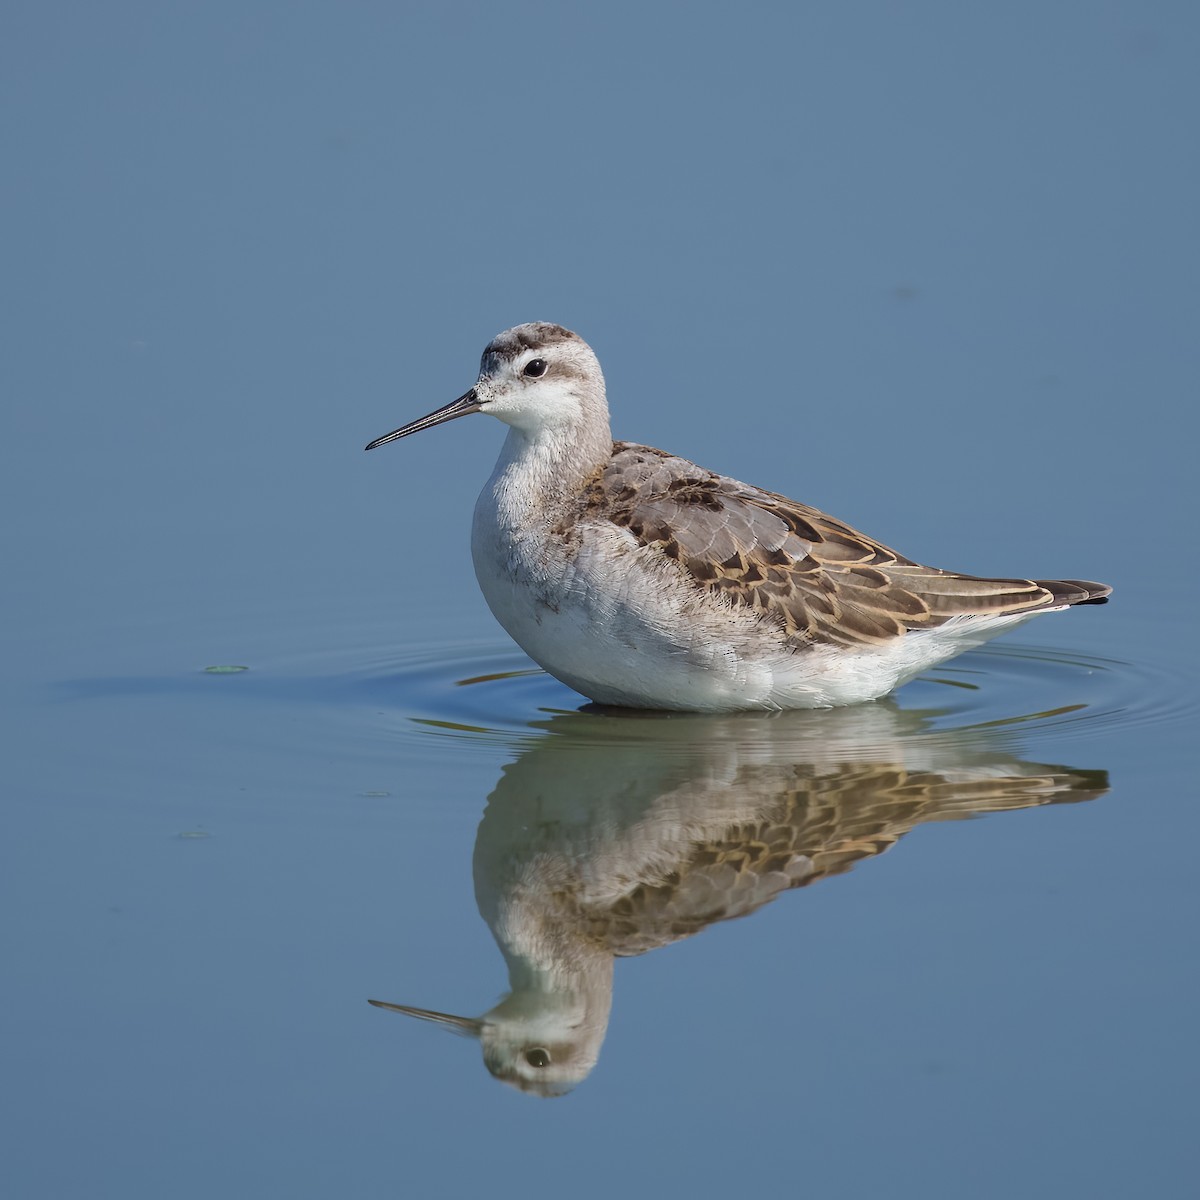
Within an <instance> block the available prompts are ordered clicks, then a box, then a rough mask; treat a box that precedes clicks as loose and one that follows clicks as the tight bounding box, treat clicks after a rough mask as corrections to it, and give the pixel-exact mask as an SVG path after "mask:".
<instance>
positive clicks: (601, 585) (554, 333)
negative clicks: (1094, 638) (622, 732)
mask: <svg viewBox="0 0 1200 1200" xmlns="http://www.w3.org/2000/svg"><path fill="white" fill-rule="evenodd" d="M473 412H488V413H490V414H492V415H495V416H497V417H499V418H500V419H501V420H503V421H505V422H506V423H507V424H508V425H509V426H510V428H509V433H508V437H507V439H506V440H505V443H504V447H503V449H502V450H501V453H500V458H499V460H498V461H497V463H496V467H495V469H494V470H493V472H492V476H491V478H490V479H489V480H488V482H487V484H486V485H485V487H484V489H483V491H482V492H481V493H480V496H479V500H478V502H477V503H476V506H475V518H474V525H473V530H472V538H471V548H472V555H473V558H474V563H475V573H476V576H477V578H478V580H479V586H480V588H481V589H482V591H483V594H484V597H485V599H486V600H487V603H488V606H489V607H490V608H491V610H492V612H493V614H495V616H496V619H497V620H498V621H499V622H500V624H501V625H502V626H503V627H504V628H505V630H507V632H508V633H509V635H510V636H511V637H512V638H513V640H514V641H516V642H517V644H518V645H519V646H520V647H521V648H522V649H523V650H524V651H525V652H526V653H527V654H528V655H529V656H530V657H531V658H532V659H533V660H534V661H535V662H537V663H538V664H539V665H540V666H542V667H543V668H544V669H545V670H547V671H548V672H549V673H550V674H551V675H554V676H555V677H556V678H558V679H560V680H562V682H563V683H565V684H567V685H568V686H569V687H572V688H574V689H575V690H576V691H578V692H581V693H582V694H583V695H584V696H587V697H588V698H589V699H591V700H594V701H597V702H598V703H601V704H614V705H622V706H625V707H634V708H657V709H677V710H686V711H693V712H729V711H734V710H738V709H787V708H828V707H836V706H840V705H845V704H855V703H858V702H860V701H864V700H872V699H875V698H876V697H878V696H882V695H885V694H886V693H887V692H890V691H892V690H893V689H894V688H896V687H898V686H900V685H901V684H903V683H905V682H907V681H908V680H910V679H912V678H913V677H914V676H916V675H918V674H920V673H921V672H922V671H925V670H927V669H928V668H929V667H931V666H934V665H936V664H937V663H940V662H944V661H945V660H946V659H948V658H951V657H953V656H954V655H956V654H959V653H961V652H962V651H963V650H968V649H971V648H972V647H974V646H978V645H980V644H981V643H982V642H985V641H987V640H988V639H989V638H992V637H995V636H996V635H997V634H999V633H1003V632H1005V631H1006V630H1008V629H1011V628H1012V627H1013V626H1015V625H1018V624H1020V623H1022V622H1023V621H1025V620H1028V619H1029V618H1030V617H1032V616H1035V615H1037V614H1038V613H1043V612H1054V611H1057V610H1060V609H1063V608H1066V607H1069V606H1070V605H1073V604H1082V603H1089V602H1093V603H1094V602H1097V601H1100V600H1102V599H1103V598H1104V597H1105V596H1107V595H1108V593H1109V591H1110V589H1109V588H1108V587H1107V586H1106V585H1104V584H1098V583H1090V582H1085V581H1076V580H1039V581H1034V580H1024V579H980V578H976V577H974V576H968V575H959V574H955V573H953V572H948V571H941V570H938V569H935V568H932V567H924V566H921V565H920V564H918V563H914V562H912V561H911V560H909V559H907V558H905V557H903V556H902V555H899V554H897V553H896V552H895V551H893V550H890V549H888V548H887V547H886V546H883V545H882V544H880V543H879V542H876V541H874V540H873V539H871V538H868V537H866V536H865V535H863V534H861V533H858V532H857V531H856V530H854V529H852V528H850V527H849V526H848V525H845V524H843V523H842V522H840V521H837V520H835V519H834V518H832V517H829V516H827V515H825V514H824V513H821V512H819V511H818V510H816V509H813V508H810V507H808V506H807V505H803V504H799V503H797V502H795V501H792V500H788V499H787V498H786V497H783V496H779V495H776V494H774V493H772V492H766V491H762V490H761V489H759V488H755V487H751V486H750V485H748V484H743V483H739V482H738V481H737V480H733V479H729V478H728V477H726V476H722V475H717V474H715V473H714V472H712V471H708V470H705V469H704V468H702V467H698V466H696V465H695V464H694V463H691V462H688V461H687V460H686V459H682V458H677V457H674V456H672V455H669V454H666V453H664V452H663V451H661V450H655V449H653V448H651V447H648V446H638V445H634V444H630V443H625V442H615V443H614V442H613V441H612V439H611V434H610V432H609V423H608V407H607V403H606V399H605V393H604V379H603V375H602V374H601V371H600V366H599V363H598V362H597V361H596V358H595V355H594V354H593V353H592V351H591V349H590V348H589V347H588V346H587V344H586V343H585V342H583V341H582V339H580V338H579V337H578V336H577V335H575V334H573V333H571V332H569V331H568V330H565V329H563V328H561V327H560V326H557V325H548V324H542V323H535V324H530V325H519V326H517V327H515V328H514V329H510V330H506V331H505V332H504V333H502V334H500V335H498V336H497V337H496V338H495V339H493V341H492V342H491V343H490V344H489V345H488V347H487V349H486V350H485V351H484V355H483V361H482V364H481V368H480V375H479V380H478V381H477V383H476V384H475V386H474V387H473V388H472V389H471V390H470V391H469V392H467V393H466V394H465V395H464V396H462V397H460V398H459V399H458V400H456V401H454V402H453V403H452V404H449V405H446V406H445V407H444V408H442V409H439V410H437V411H436V412H434V413H431V414H430V415H429V416H428V417H424V418H422V419H421V420H419V421H415V422H413V423H412V424H411V425H407V426H404V427H403V428H401V429H398V430H396V431H395V432H394V433H391V434H388V435H387V436H386V437H383V438H380V439H378V440H377V441H375V442H372V443H371V445H370V446H368V449H371V448H372V447H374V446H378V445H382V444H384V443H385V442H388V441H393V440H395V439H396V438H399V437H403V436H406V435H407V434H409V433H415V432H417V431H418V430H420V429H425V428H428V427H430V426H431V425H435V424H440V423H441V422H443V421H446V420H451V419H453V418H455V417H458V416H463V415H466V414H468V413H473Z"/></svg>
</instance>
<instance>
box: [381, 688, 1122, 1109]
mask: <svg viewBox="0 0 1200 1200" xmlns="http://www.w3.org/2000/svg"><path fill="white" fill-rule="evenodd" d="M935 725H936V722H935V718H934V715H933V713H932V712H927V713H922V712H920V711H914V710H911V709H905V708H901V707H900V706H899V705H897V704H896V703H895V701H893V700H887V699H885V700H882V701H881V702H880V703H878V704H860V705H858V706H856V707H847V708H840V709H832V710H827V711H824V712H791V713H777V714H775V715H774V716H773V718H771V719H768V720H756V719H754V715H753V714H744V713H739V714H731V715H728V716H716V715H712V714H704V715H698V716H688V715H686V714H678V713H676V714H672V715H671V717H670V719H662V718H661V716H660V715H658V714H649V713H626V714H621V719H615V718H613V717H610V716H609V715H608V714H594V713H587V712H584V713H580V712H573V713H557V714H555V715H553V716H552V717H550V718H549V719H548V720H539V721H538V722H536V723H534V724H533V726H532V727H533V728H536V729H538V730H540V731H541V732H542V733H543V734H545V735H547V736H543V737H540V738H537V739H535V740H534V741H532V742H531V743H528V744H527V745H526V748H524V749H523V750H522V751H521V752H520V753H519V754H518V755H517V757H516V759H515V761H513V762H511V763H509V764H508V765H507V766H505V767H504V770H503V772H502V773H501V775H500V777H499V779H498V780H497V782H496V785H495V788H494V789H493V791H492V793H491V795H490V796H489V797H488V803H487V808H486V810H485V812H484V814H483V819H482V821H481V822H480V825H479V829H478V832H477V833H476V837H475V852H474V866H473V870H472V875H473V878H474V885H475V900H476V904H477V906H478V908H479V914H480V916H481V917H482V918H483V919H484V921H486V922H487V925H488V928H489V929H490V931H491V933H492V936H493V938H494V939H495V941H496V945H497V948H498V949H499V950H500V952H501V954H502V956H503V958H504V960H505V963H506V965H507V968H508V982H509V991H508V993H507V995H505V996H504V997H503V998H502V999H501V1000H500V1002H499V1003H498V1004H496V1005H495V1006H494V1007H492V1008H491V1009H489V1010H488V1011H487V1012H485V1013H483V1014H482V1015H479V1016H473V1015H459V1014H455V1013H449V1012H444V1011H441V1010H438V1009H430V1008H415V1007H412V1006H411V1005H408V1004H396V1003H393V1002H391V1001H386V1000H370V1001H369V1003H371V1004H373V1005H375V1007H377V1008H382V1009H386V1010H389V1011H391V1012H396V1013H400V1014H402V1015H404V1016H409V1017H417V1018H420V1019H422V1020H424V1021H431V1022H433V1023H434V1024H436V1025H439V1026H440V1027H441V1028H443V1029H445V1030H448V1031H450V1032H453V1033H458V1034H462V1035H465V1036H467V1037H471V1038H474V1039H476V1041H477V1042H478V1043H479V1046H480V1049H481V1051H482V1054H483V1061H484V1065H485V1066H486V1067H487V1070H488V1071H489V1072H490V1073H491V1075H492V1076H493V1077H495V1078H496V1079H497V1080H499V1081H500V1082H502V1083H505V1084H508V1085H510V1086H512V1087H515V1088H517V1089H519V1090H520V1091H523V1092H528V1093H532V1094H535V1095H541V1096H547V1097H549V1096H561V1095H563V1094H564V1093H565V1092H568V1091H570V1090H571V1089H572V1088H573V1087H575V1086H576V1085H577V1084H579V1083H581V1082H582V1081H583V1080H584V1079H586V1078H587V1077H588V1076H589V1075H590V1074H591V1072H592V1070H593V1069H594V1068H595V1066H596V1064H597V1062H598V1060H599V1057H600V1053H601V1050H602V1047H603V1043H604V1040H605V1036H606V1034H607V1031H608V1027H609V1022H610V1018H611V1011H612V1005H613V982H614V960H615V959H618V958H628V957H635V956H638V955H641V954H645V953H647V952H649V951H653V950H656V949H659V948H661V947H665V946H668V945H672V944H674V943H675V942H678V941H680V940H681V939H683V938H688V937H692V936H693V935H695V934H698V933H700V932H702V931H703V930H705V929H707V928H708V927H709V926H711V925H713V924H715V923H717V922H720V921H728V920H731V919H734V918H740V917H746V916H748V915H750V914H751V913H754V912H756V911H757V910H758V909H760V908H762V907H763V906H765V905H767V904H770V903H772V902H773V901H774V900H775V899H777V898H778V897H780V896H782V895H783V894H784V893H785V892H789V891H793V890H796V889H799V888H803V887H807V886H809V885H810V884H813V883H816V882H818V881H820V880H822V879H827V878H832V877H835V876H839V875H842V874H844V873H845V872H847V871H849V870H850V869H851V868H852V867H854V866H856V865H857V864H859V863H861V862H864V861H867V860H869V859H871V858H874V857H876V856H877V855H879V854H882V853H883V852H884V851H886V850H888V849H890V848H891V847H892V846H894V845H895V844H896V843H897V842H898V841H900V840H901V838H903V837H905V836H906V835H907V834H908V833H909V832H910V831H911V830H913V829H915V828H916V827H917V826H919V825H923V824H925V823H926V822H931V821H937V822H946V821H958V820H962V819H965V818H970V817H975V816H981V815H983V814H988V813H999V812H1009V811H1015V810H1017V809H1024V808H1031V807H1036V806H1040V805H1045V804H1063V803H1072V802H1080V801H1088V800H1093V799H1096V798H1098V797H1099V796H1102V795H1103V794H1104V793H1105V792H1106V791H1107V789H1108V778H1107V775H1106V774H1105V772H1104V771H1102V770H1085V769H1079V768H1074V767H1066V766H1057V765H1050V764H1044V763H1037V762H1029V761H1025V760H1023V759H1022V758H1020V757H1019V756H1018V754H1017V753H1014V750H1015V747H1013V746H1012V744H1011V739H1008V738H1007V736H1006V734H1005V733H1004V732H1002V730H1001V729H1000V728H998V727H997V726H996V725H990V726H974V727H968V728H964V729H957V730H954V731H953V732H952V733H946V732H945V731H943V733H942V735H941V736H930V735H931V733H932V732H933V729H934V727H935ZM1027 836H1029V837H1030V838H1031V839H1032V840H1034V841H1036V837H1037V832H1036V829H1035V828H1032V827H1031V831H1030V834H1029V835H1027ZM943 845H944V846H948V845H949V843H948V842H946V843H943ZM865 912H866V910H864V915H865ZM777 928H779V929H780V930H782V928H783V927H782V926H778V927H777ZM761 936H762V935H761V934H760V937H761ZM780 936H781V944H780V945H779V947H778V953H780V954H782V955H784V956H793V957H794V956H795V955H796V953H797V946H796V944H795V942H794V940H793V939H791V938H789V937H787V936H785V935H783V934H781V935H780ZM732 945H733V943H732V942H730V943H728V947H729V949H727V951H726V958H725V959H723V960H721V961H722V962H723V963H724V965H725V966H726V967H727V968H728V969H734V968H732V967H730V966H729V964H730V963H731V962H733V961H740V959H739V958H738V956H737V954H736V952H735V951H733V950H732ZM760 948H761V947H760ZM847 953H848V954H851V955H853V953H854V948H852V947H847ZM456 961H458V960H457V957H456ZM824 983H825V984H826V985H828V986H830V987H836V983H835V982H834V981H831V980H825V981H824ZM733 1019H734V1020H735V1021H736V1017H734V1018H733ZM795 1049H796V1047H793V1050H795ZM782 1053H784V1054H785V1055H786V1054H787V1053H788V1051H787V1050H786V1049H785V1050H783V1051H782Z"/></svg>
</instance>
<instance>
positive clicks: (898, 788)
mask: <svg viewBox="0 0 1200 1200" xmlns="http://www.w3.org/2000/svg"><path fill="white" fill-rule="evenodd" d="M1023 769H1028V770H1030V771H1031V772H1032V773H1031V774H1023V773H1021V772H1022V770H1023ZM794 771H795V775H796V778H795V780H794V782H793V784H792V787H791V788H790V789H788V790H787V791H786V792H785V793H784V795H782V796H781V797H780V798H779V800H778V801H776V802H775V803H774V804H772V805H771V806H770V808H769V809H768V811H767V812H765V813H764V814H763V816H762V818H761V819H760V820H758V821H749V822H746V823H744V824H737V825H732V826H730V828H729V829H728V830H726V831H724V832H723V833H721V834H718V835H716V836H711V835H710V837H709V838H708V839H706V840H705V841H703V842H698V843H696V844H695V845H693V846H692V847H690V849H689V851H688V852H687V854H686V856H685V857H683V858H681V860H680V862H679V864H678V866H677V867H676V869H675V870H673V871H672V872H671V875H670V876H669V877H668V878H667V879H665V880H650V881H644V882H639V883H637V884H636V885H635V886H634V887H633V888H632V889H631V890H630V891H629V892H628V893H627V894H626V895H625V896H623V897H622V898H621V899H620V900H619V901H618V902H617V903H616V904H614V905H612V906H611V907H610V908H607V909H602V910H599V911H590V912H588V911H581V912H580V913H579V914H578V916H577V919H578V920H579V921H580V923H581V925H582V926H583V927H584V928H586V929H587V932H588V936H589V937H590V938H591V939H592V940H593V941H594V942H595V943H596V944H598V945H603V946H605V947H606V948H607V949H608V950H609V951H610V952H611V953H613V954H617V955H632V954H643V953H645V952H646V951H647V950H652V949H654V948H656V947H658V946H664V945H667V944H669V943H670V942H673V941H677V940H679V939H680V938H684V937H688V936H690V935H691V934H694V933H698V932H699V931H700V930H701V929H704V928H705V927H706V926H708V925H711V924H713V923H715V922H717V921H727V920H729V919H730V918H733V917H743V916H746V915H748V914H749V913H752V912H754V910H755V909H757V908H760V907H762V905H764V904H766V903H767V902H768V901H770V900H773V899H774V898H775V897H776V896H778V895H779V894H780V893H781V892H784V891H787V890H789V889H790V888H794V887H802V886H805V885H807V884H810V883H815V882H816V881H817V880H819V879H825V878H827V877H829V876H831V875H841V874H842V873H844V872H846V871H848V870H850V868H851V867H853V866H854V865H855V864H856V863H859V862H861V861H862V860H863V859H865V858H872V857H874V856H875V855H877V854H881V853H883V852H884V851H885V850H889V849H890V848H891V847H892V846H894V845H895V844H896V843H897V842H898V841H899V840H900V839H901V838H902V837H903V836H904V835H905V834H906V833H909V832H910V831H911V830H912V829H914V828H915V827H916V826H918V825H922V824H925V823H926V822H929V821H958V820H962V819H963V818H966V817H974V816H981V815H983V814H984V813H994V812H1005V811H1010V810H1015V809H1021V808H1031V807H1034V806H1037V805H1042V804H1057V803H1063V802H1073V801H1081V800H1093V799H1095V798H1096V797H1097V796H1102V795H1103V794H1104V793H1105V792H1106V791H1107V790H1108V778H1107V776H1106V775H1105V773H1104V772H1103V771H1072V770H1068V769H1067V768H1065V767H1053V766H1042V765H1040V764H1033V763H1031V764H1028V765H1027V768H1026V767H1023V766H1022V765H1016V766H1014V768H1013V772H1012V773H1011V774H993V775H982V776H977V777H972V776H971V774H970V773H969V772H968V773H963V774H956V773H955V772H953V771H949V772H946V773H945V774H940V773H938V772H935V771H911V772H910V771H908V770H906V769H905V768H904V766H903V765H901V764H888V763H881V764H864V763H848V764H846V766H845V767H843V768H841V769H840V770H834V771H829V770H828V769H825V770H823V771H821V772H819V773H817V774H816V775H815V776H814V775H813V773H812V769H811V768H810V767H807V766H806V765H804V764H798V765H797V766H796V767H795V768H794Z"/></svg>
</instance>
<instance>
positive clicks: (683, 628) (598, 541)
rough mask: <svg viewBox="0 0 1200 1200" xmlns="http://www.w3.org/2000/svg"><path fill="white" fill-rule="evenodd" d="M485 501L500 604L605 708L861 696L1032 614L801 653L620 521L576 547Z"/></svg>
mask: <svg viewBox="0 0 1200 1200" xmlns="http://www.w3.org/2000/svg"><path fill="white" fill-rule="evenodd" d="M485 497H487V501H488V502H487V503H484V498H485ZM485 497H481V498H480V499H481V503H480V506H479V507H478V508H477V509H476V514H475V523H474V529H473V535H472V554H473V558H474V562H475V573H476V576H477V577H478V580H479V586H480V589H481V590H482V591H483V595H484V598H485V599H486V600H487V603H488V606H489V607H490V608H491V610H492V613H493V614H494V615H495V617H496V619H497V620H498V621H499V622H500V624H501V625H502V626H503V627H504V628H505V630H507V632H508V634H509V635H510V636H511V637H512V639H513V640H514V641H515V642H516V643H517V644H518V645H519V646H520V647H521V648H522V649H523V650H524V651H525V653H526V654H528V655H529V657H530V658H532V659H533V660H534V661H535V662H536V663H538V664H539V665H540V666H541V667H543V668H544V669H545V670H547V671H548V672H549V673H550V674H551V675H553V676H555V678H557V679H560V680H561V681H562V682H563V683H565V684H567V686H568V687H571V688H574V689H575V690H576V691H578V692H581V693H582V694H583V695H584V696H586V697H588V698H589V699H590V700H594V701H596V702H598V703H601V704H614V705H622V706H626V707H633V708H661V709H677V710H684V711H690V712H706V711H711V712H729V711H732V710H735V709H781V708H786V709H791V708H835V707H840V706H842V705H846V704H857V703H860V702H861V701H864V700H872V699H875V698H876V697H878V696H882V695H884V694H886V693H887V692H890V691H891V690H892V689H893V688H895V687H898V686H899V685H900V684H902V683H905V682H907V681H908V680H910V679H912V678H914V677H915V676H916V675H918V674H920V673H921V672H922V671H924V670H927V669H928V668H929V667H931V666H934V665H935V664H937V663H939V662H943V661H945V660H946V659H947V658H951V657H953V656H954V655H955V654H959V653H961V652H962V651H963V650H966V649H969V648H971V647H972V646H975V645H978V644H980V643H982V642H984V641H987V640H988V639H989V638H991V637H994V636H995V635H996V634H998V633H1001V632H1003V631H1004V630H1006V629H1009V628H1011V627H1012V626H1013V625H1015V624H1019V623H1020V622H1021V621H1022V620H1024V619H1025V618H1024V617H1023V616H1017V617H1011V616H1010V617H1002V618H982V619H981V618H971V619H967V620H963V621H960V622H952V623H949V624H947V625H945V626H942V627H941V628H939V629H935V630H928V631H918V632H915V633H910V634H908V635H907V636H905V637H902V638H897V639H896V640H895V641H894V642H891V643H889V644H887V645H884V646H882V647H871V648H866V649H862V650H846V649H840V648H831V647H814V648H800V649H797V648H796V647H795V646H794V644H791V643H789V642H787V641H786V640H785V639H784V637H783V636H782V633H781V632H780V630H779V629H778V627H777V626H776V625H775V624H774V623H772V622H771V621H770V620H767V619H763V618H761V617H759V616H758V615H757V614H756V613H753V612H750V611H748V610H747V609H744V608H734V607H732V606H729V605H727V604H726V603H724V602H723V601H722V600H721V599H720V598H718V597H716V596H714V595H713V594H712V593H710V592H708V591H706V590H705V589H704V588H702V587H700V586H699V585H696V584H693V583H692V582H691V581H690V579H689V578H688V577H686V576H683V575H682V573H681V572H680V571H679V570H678V568H676V567H675V565H674V564H673V563H670V562H667V561H665V560H663V559H662V558H661V556H660V555H658V553H657V552H656V551H655V550H654V549H653V548H650V547H639V546H638V545H637V543H636V542H635V540H634V539H633V538H632V537H631V536H630V535H629V534H627V533H626V532H625V531H624V530H621V529H618V528H617V527H616V526H612V525H601V524H596V525H592V526H588V527H583V528H581V529H580V531H579V534H580V541H579V542H578V543H577V544H576V546H575V547H574V548H573V549H572V550H571V551H569V552H568V551H566V550H564V549H563V548H562V546H561V544H560V543H559V542H557V541H555V540H554V539H546V538H545V537H544V536H543V537H540V538H530V537H528V536H526V537H524V538H522V537H520V536H518V535H516V534H514V532H513V531H512V530H511V529H502V528H500V527H499V526H498V523H497V519H496V507H495V504H494V503H493V502H492V499H491V497H490V496H489V495H488V493H487V492H486V490H485Z"/></svg>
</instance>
